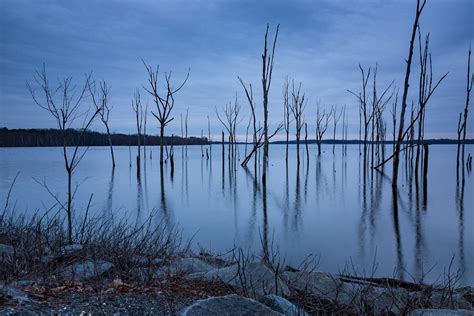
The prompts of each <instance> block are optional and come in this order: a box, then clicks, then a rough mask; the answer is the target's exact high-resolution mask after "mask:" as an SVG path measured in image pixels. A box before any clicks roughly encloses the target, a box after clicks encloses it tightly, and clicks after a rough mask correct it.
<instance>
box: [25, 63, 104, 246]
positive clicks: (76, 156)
mask: <svg viewBox="0 0 474 316" xmlns="http://www.w3.org/2000/svg"><path fill="white" fill-rule="evenodd" d="M34 81H35V84H36V86H37V87H39V88H40V89H41V92H42V94H44V98H45V99H44V102H42V101H40V100H39V99H38V98H37V96H36V93H35V89H34V88H33V87H32V86H31V84H30V83H29V82H27V87H28V90H29V91H30V94H31V97H32V98H33V101H34V102H35V103H36V105H38V106H39V107H40V108H42V109H44V110H46V111H48V112H49V113H50V114H51V116H53V118H54V120H55V123H56V124H57V126H58V128H59V130H60V131H61V138H62V152H63V159H64V164H65V169H66V172H67V176H68V180H67V181H68V183H67V189H68V192H67V205H66V206H64V205H63V204H62V203H61V202H59V200H58V198H57V197H56V196H55V195H53V197H54V198H55V199H56V200H57V201H58V202H59V203H60V205H61V208H62V209H64V210H65V211H66V215H67V223H68V227H67V230H68V232H67V237H68V241H69V243H70V244H72V243H73V205H72V203H73V199H74V192H73V188H72V175H73V173H74V170H75V169H76V168H77V166H78V165H79V163H80V162H81V160H82V158H83V157H84V155H85V154H86V153H87V148H86V149H85V150H83V151H81V150H80V149H79V148H80V146H81V145H82V140H83V136H84V133H85V131H87V130H88V129H89V128H90V127H91V125H92V123H93V122H94V120H95V118H96V117H97V116H98V115H99V112H100V111H101V109H100V108H96V109H95V111H94V112H92V114H91V115H87V113H88V111H86V112H85V113H86V114H85V117H84V119H83V120H82V125H81V126H80V131H81V133H80V134H79V137H78V138H76V139H75V140H69V139H68V133H67V130H68V129H69V128H70V126H71V125H72V124H73V123H74V121H75V120H76V119H77V118H78V117H79V116H80V110H81V109H80V105H81V102H82V100H83V98H84V96H85V93H86V90H87V88H88V87H90V86H91V75H90V74H89V75H86V79H85V84H84V87H83V88H82V89H81V90H80V91H79V93H78V94H76V92H77V91H76V88H75V86H74V85H73V84H72V77H67V78H64V79H62V80H60V81H59V84H58V86H57V87H51V86H50V84H49V80H48V77H47V75H46V69H45V66H44V64H43V69H42V71H36V73H35V75H34ZM55 92H58V93H55ZM56 96H59V97H56ZM71 141H72V143H73V144H74V145H73V146H72V151H71V150H70V151H68V150H67V148H66V147H67V146H68V144H70V143H71ZM44 186H45V187H46V189H48V188H47V185H46V184H44ZM48 192H50V191H49V189H48Z"/></svg>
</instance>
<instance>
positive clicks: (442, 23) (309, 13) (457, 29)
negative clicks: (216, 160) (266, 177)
mask: <svg viewBox="0 0 474 316" xmlns="http://www.w3.org/2000/svg"><path fill="white" fill-rule="evenodd" d="M415 2H416V1H414V0H413V1H411V0H410V1H409V0H384V1H382V0H363V1H362V0H346V1H342V0H318V1H309V0H297V1H280V0H262V1H250V0H242V1H237V0H228V1H226V0H206V1H202V0H195V1H183V0H160V1H145V0H136V1H118V0H116V1H92V0H82V1H23V0H2V1H1V2H0V11H1V14H0V32H1V39H0V44H1V48H0V114H1V115H0V126H6V127H8V128H27V127H54V122H53V120H52V118H51V117H50V116H48V113H46V112H44V111H43V110H41V109H40V108H38V107H37V106H35V105H34V104H33V101H32V99H31V97H30V95H29V93H28V90H27V89H26V86H25V82H26V80H31V79H32V76H33V73H34V70H35V69H38V68H40V67H41V65H42V63H43V62H44V63H45V64H46V68H47V72H48V74H49V75H50V76H51V78H55V77H64V76H73V77H74V79H75V81H76V82H77V84H81V82H83V76H84V73H85V72H88V71H93V72H94V75H95V77H96V78H97V79H105V80H106V81H107V82H108V83H109V85H110V86H111V87H112V99H111V101H112V104H113V105H114V110H113V112H112V114H111V126H112V130H114V131H117V132H125V133H130V132H133V131H134V124H135V123H134V120H133V115H132V110H131V106H130V104H131V98H132V95H133V93H134V91H135V89H136V88H139V87H142V85H144V84H146V71H145V68H144V67H143V65H142V63H141V59H142V58H143V59H144V60H145V61H147V62H149V63H151V64H160V69H163V70H173V74H174V78H175V79H176V80H180V79H182V78H184V76H185V74H186V72H187V69H188V67H189V68H191V74H190V78H189V81H188V84H187V85H186V86H185V88H184V89H183V90H182V91H181V92H180V93H179V95H177V97H176V105H175V109H174V115H175V116H176V120H175V121H173V122H172V123H171V124H170V127H169V133H179V129H180V127H179V126H180V124H179V115H180V113H181V112H184V111H185V110H186V108H188V107H189V113H190V121H189V129H190V133H191V134H195V135H197V134H200V131H201V128H202V127H204V128H207V118H206V117H207V115H209V116H210V117H211V125H212V126H211V128H212V131H213V133H214V134H218V133H219V132H220V130H221V126H220V125H219V123H218V121H217V119H216V115H215V112H214V108H215V107H221V106H223V105H225V104H226V103H227V102H229V101H231V100H232V99H233V98H234V97H235V93H237V95H238V97H239V100H240V103H241V104H242V115H243V116H244V117H245V119H244V122H246V120H247V119H248V114H249V111H248V107H247V105H246V103H245V99H244V94H243V91H242V89H241V87H240V85H239V83H238V80H237V76H241V77H243V78H244V80H245V81H246V82H249V83H252V84H253V85H254V87H255V90H256V91H255V97H256V100H257V101H258V104H259V110H260V108H261V101H260V100H261V82H260V80H261V79H260V71H261V57H260V54H261V50H262V45H263V35H264V31H265V27H266V23H267V22H268V23H270V25H271V26H272V29H271V30H274V27H275V26H276V24H277V23H280V36H279V40H278V44H277V52H276V57H275V70H274V80H273V85H272V88H271V91H270V108H271V110H270V122H271V124H272V125H276V124H277V123H278V122H279V121H280V120H281V117H282V113H283V110H282V93H281V91H282V83H283V80H284V78H285V76H287V75H288V76H289V77H290V78H294V79H295V80H296V81H302V82H303V89H304V90H305V92H306V95H307V98H308V105H307V111H306V115H305V116H306V120H307V122H308V124H309V126H310V127H311V129H313V128H314V121H315V113H316V102H317V101H318V100H320V101H321V103H322V104H323V105H328V106H329V105H331V104H339V105H342V104H346V105H347V107H348V112H349V115H350V121H349V123H350V133H351V134H352V135H356V134H357V131H358V114H357V113H358V112H357V111H358V110H357V109H358V108H357V106H358V105H357V103H356V102H355V99H354V97H353V96H351V95H349V94H348V93H347V92H346V89H351V90H358V89H359V86H360V74H359V71H358V67H357V65H358V63H361V64H362V65H364V66H370V65H374V64H375V63H378V65H379V74H378V77H379V85H380V87H383V86H385V85H387V84H388V83H389V82H390V81H392V80H395V84H396V85H397V86H399V87H401V86H402V84H403V75H404V59H405V58H406V55H407V51H408V40H409V36H410V28H411V25H412V20H413V16H414V7H415ZM473 10H474V1H472V0H429V1H428V4H427V6H426V9H425V12H424V15H423V17H422V19H421V27H422V31H423V32H428V31H429V32H431V50H432V55H433V71H434V74H435V77H436V78H437V77H439V76H441V75H442V74H444V73H445V72H448V71H449V75H448V77H447V79H446V81H445V82H444V83H443V84H442V86H441V87H440V88H439V90H438V91H437V93H436V94H435V96H434V97H433V98H432V99H431V103H430V104H429V110H428V114H427V118H426V124H427V125H426V134H427V136H428V137H446V136H447V137H454V136H455V130H456V125H457V118H458V112H459V111H460V110H461V109H462V107H463V105H464V102H465V84H466V82H465V81H466V59H467V50H468V47H469V45H470V43H471V42H472V39H473V28H474V26H473V25H474V24H473V22H472V21H473V17H474V13H473ZM417 64H418V61H417V60H415V65H417ZM416 68H417V67H415V74H416ZM415 84H416V80H413V86H414V87H415ZM414 90H415V89H414ZM143 95H145V94H143ZM414 97H415V95H412V96H410V98H414ZM145 100H146V98H145ZM89 104H90V101H89V100H86V101H85V102H84V104H83V105H84V106H85V107H87V106H89ZM151 105H152V104H151V103H150V106H151ZM387 112H388V111H387ZM387 114H388V113H387ZM469 124H470V126H472V127H474V120H472V115H471V119H470V121H469ZM148 126H149V132H150V133H157V132H158V128H157V126H158V125H157V123H156V121H155V120H154V119H152V118H151V117H150V119H149V125H148ZM94 129H97V130H102V126H100V124H98V123H97V124H96V125H95V126H94ZM244 130H245V123H242V124H241V126H240V132H239V133H240V134H243V133H244ZM472 130H473V128H471V131H472ZM472 135H473V133H472V132H471V133H470V136H471V137H472Z"/></svg>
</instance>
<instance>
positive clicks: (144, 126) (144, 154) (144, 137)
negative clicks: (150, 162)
mask: <svg viewBox="0 0 474 316" xmlns="http://www.w3.org/2000/svg"><path fill="white" fill-rule="evenodd" d="M147 117H148V101H147V103H146V105H145V113H144V114H143V158H144V159H145V160H146V121H147Z"/></svg>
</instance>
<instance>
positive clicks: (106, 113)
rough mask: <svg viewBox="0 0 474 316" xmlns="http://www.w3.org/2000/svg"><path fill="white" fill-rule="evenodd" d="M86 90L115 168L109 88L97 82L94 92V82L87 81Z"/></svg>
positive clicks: (101, 82) (104, 83)
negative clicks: (103, 129)
mask: <svg viewBox="0 0 474 316" xmlns="http://www.w3.org/2000/svg"><path fill="white" fill-rule="evenodd" d="M87 88H88V90H89V94H90V95H91V97H92V102H93V103H94V107H95V109H96V110H97V111H98V115H99V118H100V120H101V122H102V124H104V126H105V130H106V132H107V140H108V142H109V147H110V156H111V158H112V168H115V157H114V148H113V144H112V137H111V136H110V127H109V117H110V111H111V110H112V108H113V106H112V105H110V97H109V95H110V87H108V86H107V83H106V82H105V80H102V81H100V82H99V90H98V91H96V90H97V89H96V86H95V81H94V80H92V78H91V80H89V81H88V85H87Z"/></svg>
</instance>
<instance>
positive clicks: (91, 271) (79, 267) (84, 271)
mask: <svg viewBox="0 0 474 316" xmlns="http://www.w3.org/2000/svg"><path fill="white" fill-rule="evenodd" d="M112 267H113V264H112V263H110V262H108V261H103V260H98V261H92V260H90V259H88V260H85V261H81V262H76V263H74V264H72V265H70V266H67V267H65V268H62V269H60V270H59V271H58V273H59V274H60V275H61V276H62V277H63V278H65V279H72V278H76V279H79V280H85V279H90V278H93V277H98V276H101V275H103V274H104V273H106V272H108V271H109V270H110V269H112Z"/></svg>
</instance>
